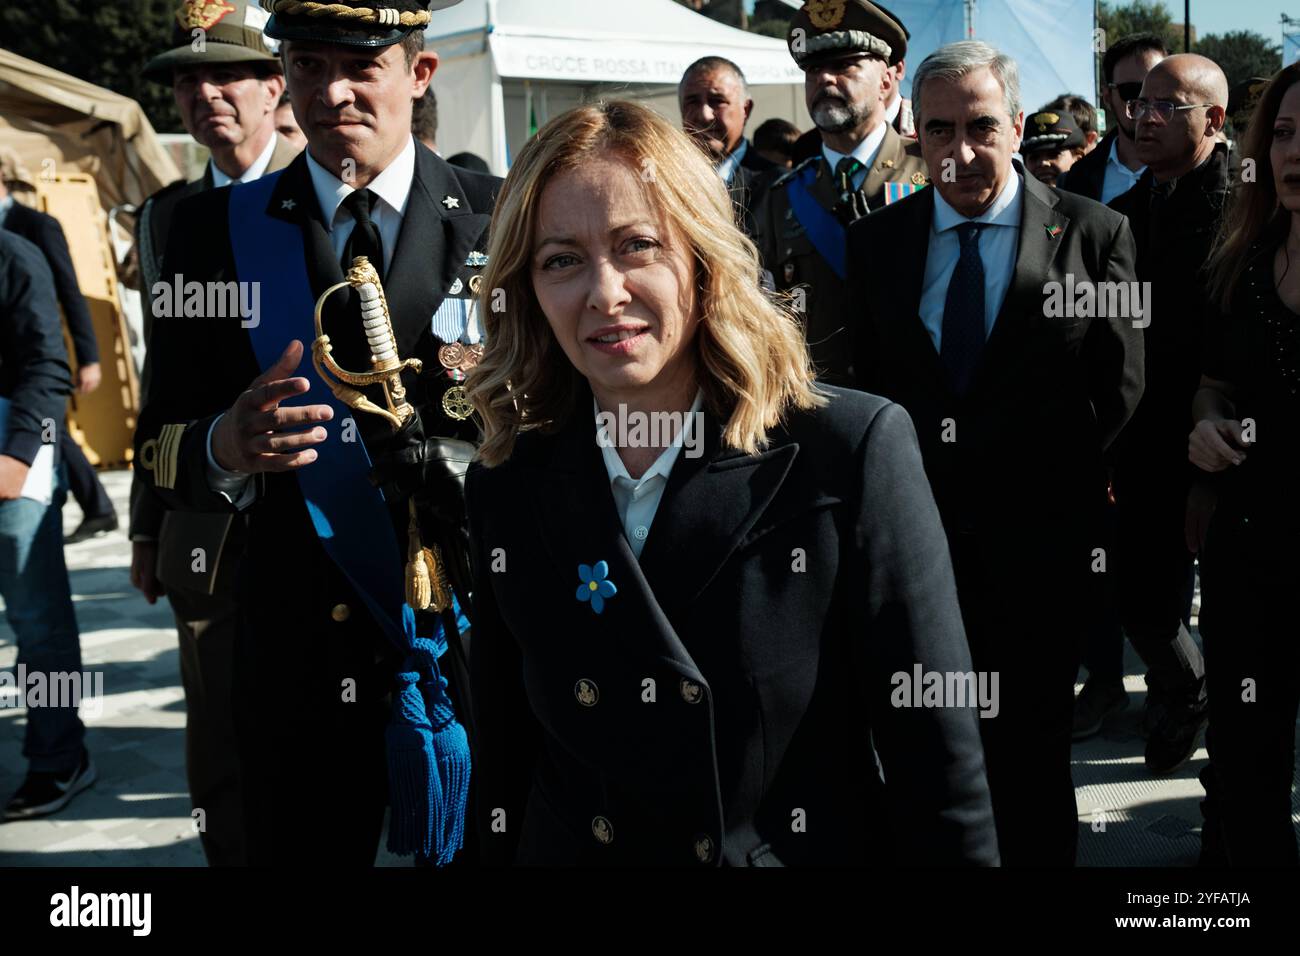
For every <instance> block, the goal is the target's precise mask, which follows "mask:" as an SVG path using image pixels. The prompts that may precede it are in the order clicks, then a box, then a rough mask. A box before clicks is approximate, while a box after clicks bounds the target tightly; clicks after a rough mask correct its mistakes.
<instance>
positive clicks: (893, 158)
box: [862, 124, 906, 199]
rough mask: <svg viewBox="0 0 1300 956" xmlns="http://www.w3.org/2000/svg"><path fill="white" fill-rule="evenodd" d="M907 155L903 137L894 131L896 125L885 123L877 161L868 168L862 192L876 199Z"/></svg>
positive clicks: (869, 197)
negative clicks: (883, 136)
mask: <svg viewBox="0 0 1300 956" xmlns="http://www.w3.org/2000/svg"><path fill="white" fill-rule="evenodd" d="M905 155H906V154H905V153H904V151H903V139H902V137H900V136H899V135H898V133H896V132H895V131H894V127H892V126H890V125H889V124H885V138H884V139H883V140H881V141H880V149H878V150H877V151H876V161H875V163H873V164H872V166H871V168H870V169H869V170H867V178H866V179H864V180H863V181H862V192H863V193H864V194H865V195H866V197H867V198H868V199H874V198H875V197H876V195H877V194H878V193H880V192H881V190H883V189H884V188H885V183H887V182H890V181H891V177H893V176H895V175H896V174H897V171H898V166H899V164H900V163H901V162H902V161H903V157H904V156H905Z"/></svg>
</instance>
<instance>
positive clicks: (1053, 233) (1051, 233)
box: [1043, 223, 1061, 239]
mask: <svg viewBox="0 0 1300 956" xmlns="http://www.w3.org/2000/svg"><path fill="white" fill-rule="evenodd" d="M1043 225H1044V228H1046V229H1047V238H1048V239H1055V238H1056V237H1057V236H1059V235H1060V234H1061V227H1060V226H1058V225H1051V226H1048V225H1047V224H1046V223H1044V224H1043Z"/></svg>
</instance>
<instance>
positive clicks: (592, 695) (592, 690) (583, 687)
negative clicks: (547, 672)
mask: <svg viewBox="0 0 1300 956" xmlns="http://www.w3.org/2000/svg"><path fill="white" fill-rule="evenodd" d="M573 696H574V697H576V698H578V703H580V704H581V705H582V706H583V707H595V706H596V702H597V701H598V700H600V688H599V687H597V686H596V682H595V681H594V680H587V679H586V678H585V677H584V678H583V679H582V680H580V681H578V683H576V684H574V685H573Z"/></svg>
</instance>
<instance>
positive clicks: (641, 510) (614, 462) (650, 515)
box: [592, 391, 704, 560]
mask: <svg viewBox="0 0 1300 956" xmlns="http://www.w3.org/2000/svg"><path fill="white" fill-rule="evenodd" d="M592 406H593V407H594V408H595V413H596V414H597V415H599V414H600V405H599V404H597V403H596V400H595V399H594V398H593V399H592ZM703 407H704V393H703V392H699V391H697V392H696V393H695V401H694V403H692V405H691V410H690V411H689V412H687V413H686V420H685V423H684V426H683V427H684V428H692V427H696V426H693V425H691V424H690V423H691V422H692V421H694V419H695V416H696V413H697V412H699V411H700V409H701V408H703ZM697 436H698V432H697ZM697 440H698V439H697ZM681 450H682V435H680V434H679V435H678V436H677V438H676V440H675V441H674V442H673V443H672V444H671V445H669V446H668V447H667V448H665V449H664V450H663V452H662V453H661V454H660V455H659V457H658V458H656V459H655V463H654V464H653V465H651V466H650V467H649V468H647V469H646V471H645V474H643V475H642V476H641V477H640V478H633V477H632V476H631V475H629V474H628V472H627V466H625V465H624V464H623V459H621V458H619V457H618V449H617V448H614V447H613V445H612V443H603V442H602V443H601V448H600V454H601V457H602V458H603V459H604V460H605V472H606V474H608V475H609V484H610V491H612V492H613V493H614V505H615V507H616V508H617V509H618V520H619V521H620V522H621V523H622V525H623V534H624V535H625V536H626V537H627V543H628V544H629V545H630V546H631V548H632V553H633V554H634V555H636V557H637V559H638V560H639V559H640V557H641V549H642V548H644V547H645V542H646V538H648V537H650V525H651V524H652V523H653V522H654V520H655V512H656V511H658V510H659V501H660V499H662V498H663V496H664V488H665V487H666V486H667V485H668V476H669V474H671V473H672V470H673V464H674V463H676V461H677V456H678V455H679V454H680V453H681Z"/></svg>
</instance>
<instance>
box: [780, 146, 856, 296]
mask: <svg viewBox="0 0 1300 956" xmlns="http://www.w3.org/2000/svg"><path fill="white" fill-rule="evenodd" d="M819 162H820V161H819ZM817 166H818V163H815V162H814V163H809V164H808V165H807V166H805V167H804V168H803V169H801V170H799V172H797V173H795V175H794V178H793V179H791V180H790V184H789V185H788V186H786V190H785V191H786V194H787V195H788V196H789V197H790V208H791V209H793V210H794V214H795V217H796V218H797V219H798V220H799V225H801V226H803V230H804V232H806V233H807V234H808V238H809V239H811V240H812V244H813V247H814V248H815V249H816V250H817V252H818V253H820V254H821V257H822V258H823V259H825V260H826V263H827V264H828V265H829V266H830V267H831V269H833V270H834V271H835V274H836V275H837V276H839V277H840V278H841V279H843V278H844V271H845V265H844V260H845V258H846V256H847V250H846V249H845V238H844V224H843V223H842V222H840V221H839V219H838V218H837V217H836V216H835V214H834V213H830V212H827V211H826V210H825V209H823V208H822V205H821V203H819V202H818V201H817V200H816V199H814V198H813V195H812V193H811V192H810V191H809V187H811V186H812V181H813V179H814V178H816V176H817Z"/></svg>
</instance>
